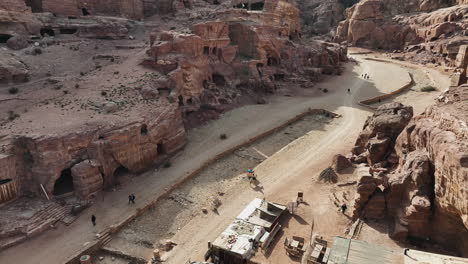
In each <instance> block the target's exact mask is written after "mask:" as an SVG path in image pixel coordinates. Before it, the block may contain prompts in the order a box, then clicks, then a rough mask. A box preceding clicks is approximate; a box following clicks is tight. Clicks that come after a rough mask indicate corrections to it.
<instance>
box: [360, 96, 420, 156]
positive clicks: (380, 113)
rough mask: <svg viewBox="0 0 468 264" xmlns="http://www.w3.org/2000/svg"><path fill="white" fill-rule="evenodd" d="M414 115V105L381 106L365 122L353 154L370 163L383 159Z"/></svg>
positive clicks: (392, 104) (391, 104)
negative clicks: (364, 158)
mask: <svg viewBox="0 0 468 264" xmlns="http://www.w3.org/2000/svg"><path fill="white" fill-rule="evenodd" d="M412 117H413V109H412V107H408V106H404V105H402V104H400V103H390V104H385V105H382V106H380V107H379V108H378V109H377V110H376V112H375V113H374V115H373V116H371V117H369V118H368V119H367V120H366V122H365V123H364V128H363V131H362V132H361V133H360V134H359V137H358V139H357V140H356V143H355V146H354V148H353V150H352V152H353V154H354V155H355V156H360V155H361V156H363V157H366V158H367V162H368V163H369V164H370V165H374V164H376V163H378V162H380V161H383V160H384V158H385V157H386V156H387V155H389V150H391V149H392V147H393V143H394V142H395V140H396V138H397V137H398V135H399V134H400V132H401V131H402V130H403V128H404V127H405V126H406V125H407V124H408V122H409V121H410V120H411V118H412ZM354 159H356V158H354Z"/></svg>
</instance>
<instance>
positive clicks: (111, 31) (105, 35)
mask: <svg viewBox="0 0 468 264" xmlns="http://www.w3.org/2000/svg"><path fill="white" fill-rule="evenodd" d="M136 23H137V22H132V21H130V20H128V19H126V18H119V17H99V16H94V17H86V19H66V18H60V17H55V16H53V15H52V14H51V13H33V14H28V13H21V12H7V11H4V10H1V9H0V36H2V37H3V38H5V39H6V40H5V42H6V41H7V40H9V39H10V38H12V37H14V36H22V37H23V38H24V37H26V36H30V35H34V36H45V35H46V34H47V35H48V36H55V35H59V34H76V35H77V36H80V37H83V38H97V39H120V38H125V37H127V36H128V32H129V29H130V28H132V27H133V26H134V25H135V24H136ZM0 41H1V40H0Z"/></svg>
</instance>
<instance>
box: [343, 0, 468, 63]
mask: <svg viewBox="0 0 468 264" xmlns="http://www.w3.org/2000/svg"><path fill="white" fill-rule="evenodd" d="M467 13H468V6H467V5H466V4H464V3H463V1H458V2H456V1H410V2H409V1H396V0H392V1H381V0H364V1H360V2H359V3H358V4H356V5H354V6H352V7H351V8H348V9H347V10H346V19H345V20H344V21H342V22H340V24H339V26H338V28H337V30H336V36H335V40H336V41H337V42H342V41H347V42H348V43H349V44H351V45H355V46H360V47H368V48H379V49H386V50H401V51H405V52H406V53H407V54H406V55H407V56H406V57H405V58H407V59H413V60H416V61H419V62H424V63H435V62H437V63H440V64H442V65H446V66H451V67H452V66H453V65H454V62H455V57H456V55H457V53H458V50H459V47H460V46H461V45H464V44H466V41H467V40H466V28H467V24H468V20H467V18H466V14H467Z"/></svg>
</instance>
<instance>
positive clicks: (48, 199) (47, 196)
mask: <svg viewBox="0 0 468 264" xmlns="http://www.w3.org/2000/svg"><path fill="white" fill-rule="evenodd" d="M40 185H41V189H42V191H43V192H44V194H45V196H46V198H47V201H50V198H49V195H48V194H47V192H46V190H45V188H44V185H42V183H41V184H40Z"/></svg>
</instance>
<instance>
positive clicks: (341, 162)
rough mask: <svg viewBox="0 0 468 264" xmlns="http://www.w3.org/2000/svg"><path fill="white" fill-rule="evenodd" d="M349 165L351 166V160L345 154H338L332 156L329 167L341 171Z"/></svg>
mask: <svg viewBox="0 0 468 264" xmlns="http://www.w3.org/2000/svg"><path fill="white" fill-rule="evenodd" d="M351 166H352V164H351V162H350V161H349V160H348V158H346V157H345V156H343V155H340V154H337V155H335V156H333V160H332V166H331V167H332V169H333V170H334V171H336V172H337V173H342V172H343V171H344V170H345V169H347V168H349V167H351Z"/></svg>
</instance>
